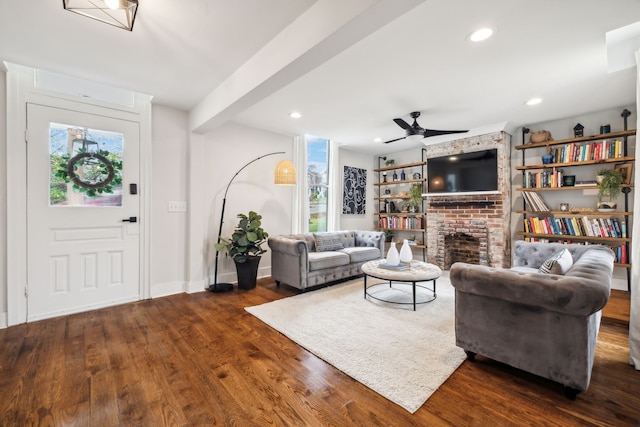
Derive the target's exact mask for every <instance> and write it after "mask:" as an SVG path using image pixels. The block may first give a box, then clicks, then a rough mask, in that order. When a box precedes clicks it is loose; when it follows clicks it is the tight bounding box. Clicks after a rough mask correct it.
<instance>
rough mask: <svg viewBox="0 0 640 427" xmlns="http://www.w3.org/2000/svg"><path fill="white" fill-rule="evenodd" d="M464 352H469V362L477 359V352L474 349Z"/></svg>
mask: <svg viewBox="0 0 640 427" xmlns="http://www.w3.org/2000/svg"><path fill="white" fill-rule="evenodd" d="M464 352H465V353H467V360H468V361H469V362H473V361H474V360H476V354H475V353H474V352H473V351H469V350H465V351H464Z"/></svg>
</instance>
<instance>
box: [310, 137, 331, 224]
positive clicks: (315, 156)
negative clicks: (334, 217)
mask: <svg viewBox="0 0 640 427" xmlns="http://www.w3.org/2000/svg"><path fill="white" fill-rule="evenodd" d="M305 143H306V144H307V184H308V188H309V231H311V232H314V231H327V212H328V206H327V204H328V200H329V140H328V139H325V138H319V137H315V136H309V135H305Z"/></svg>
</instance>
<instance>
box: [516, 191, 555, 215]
mask: <svg viewBox="0 0 640 427" xmlns="http://www.w3.org/2000/svg"><path fill="white" fill-rule="evenodd" d="M522 196H523V197H524V200H525V201H526V202H527V205H529V207H530V208H531V210H532V211H534V212H549V207H548V206H547V204H546V203H545V201H544V199H543V198H542V196H540V195H539V194H538V193H536V192H535V191H523V192H522Z"/></svg>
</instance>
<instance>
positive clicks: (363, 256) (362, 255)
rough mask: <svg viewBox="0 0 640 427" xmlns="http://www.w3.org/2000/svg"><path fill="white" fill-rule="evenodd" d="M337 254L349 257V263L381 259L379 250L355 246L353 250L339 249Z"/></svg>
mask: <svg viewBox="0 0 640 427" xmlns="http://www.w3.org/2000/svg"><path fill="white" fill-rule="evenodd" d="M339 252H343V253H346V254H347V255H349V259H351V262H364V261H371V260H373V259H380V258H382V255H380V249H378V248H373V247H361V246H356V247H353V248H344V249H341V250H340V251H339Z"/></svg>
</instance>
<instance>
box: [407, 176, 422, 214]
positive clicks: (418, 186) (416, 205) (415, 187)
mask: <svg viewBox="0 0 640 427" xmlns="http://www.w3.org/2000/svg"><path fill="white" fill-rule="evenodd" d="M421 205H422V183H420V182H414V183H412V184H411V186H410V187H409V211H410V212H414V213H415V212H420V206H421Z"/></svg>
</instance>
